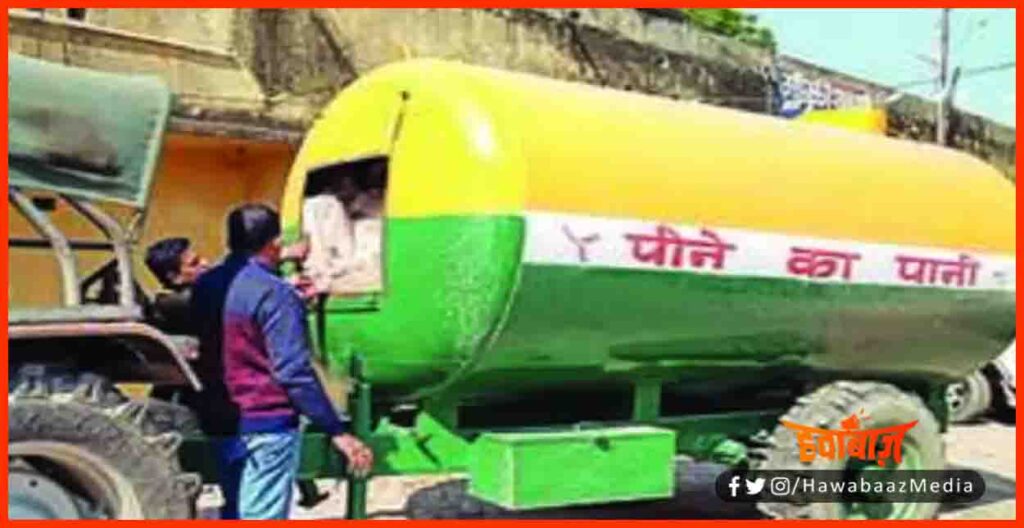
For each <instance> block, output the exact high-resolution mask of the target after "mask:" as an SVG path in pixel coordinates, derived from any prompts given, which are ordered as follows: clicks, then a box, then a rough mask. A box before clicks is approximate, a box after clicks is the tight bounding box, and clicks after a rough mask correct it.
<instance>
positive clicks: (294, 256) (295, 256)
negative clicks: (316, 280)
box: [281, 237, 309, 262]
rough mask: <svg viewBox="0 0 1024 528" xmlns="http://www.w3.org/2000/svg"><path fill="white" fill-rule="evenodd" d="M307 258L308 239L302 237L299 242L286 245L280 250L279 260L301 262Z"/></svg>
mask: <svg viewBox="0 0 1024 528" xmlns="http://www.w3.org/2000/svg"><path fill="white" fill-rule="evenodd" d="M308 256H309V238H307V237H303V238H302V239H301V240H299V241H297V242H294V243H291V244H288V245H287V246H284V247H283V248H281V260H283V261H288V260H294V261H297V262H302V261H304V260H306V257H308Z"/></svg>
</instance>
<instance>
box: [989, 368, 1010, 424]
mask: <svg viewBox="0 0 1024 528" xmlns="http://www.w3.org/2000/svg"><path fill="white" fill-rule="evenodd" d="M982 372H983V373H984V374H985V378H986V380H987V381H988V383H989V387H990V390H991V391H992V408H991V411H990V414H991V416H992V418H993V419H995V420H996V421H998V422H1000V423H1003V424H1007V425H1016V424H1017V408H1016V406H1015V405H1011V404H1010V399H1009V395H1007V394H1006V392H1007V391H1013V392H1016V391H1015V389H1014V388H1013V387H1012V386H1009V385H1008V384H1007V383H1006V382H1005V381H1003V375H1002V373H1001V372H1000V371H999V369H998V368H997V367H995V366H994V365H992V364H989V365H988V366H986V367H985V368H984V369H982ZM1014 396H1015V395H1014ZM1014 401H1016V398H1014Z"/></svg>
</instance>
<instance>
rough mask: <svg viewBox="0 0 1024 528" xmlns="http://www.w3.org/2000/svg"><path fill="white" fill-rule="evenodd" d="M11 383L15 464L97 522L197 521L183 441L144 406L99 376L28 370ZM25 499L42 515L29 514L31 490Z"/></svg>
mask: <svg viewBox="0 0 1024 528" xmlns="http://www.w3.org/2000/svg"><path fill="white" fill-rule="evenodd" d="M9 381H10V384H9V387H10V390H9V393H8V435H9V443H8V449H9V455H10V460H13V461H17V462H18V463H19V464H21V465H23V466H26V467H31V468H32V471H38V473H37V474H38V475H39V476H40V480H41V481H52V482H55V483H56V484H57V486H59V487H60V488H63V491H64V492H66V493H67V495H68V496H75V497H77V498H81V499H82V500H83V501H84V502H86V503H88V504H89V505H90V509H91V510H92V511H93V512H95V513H96V516H99V517H105V518H118V519H186V518H192V517H193V516H194V511H195V499H196V496H197V494H198V492H199V489H200V479H199V477H198V476H197V475H193V474H186V473H183V472H182V471H181V469H180V466H179V463H178V454H177V449H178V446H179V445H180V443H181V435H180V434H179V433H178V432H175V431H170V430H166V429H165V428H163V427H161V426H159V424H158V423H157V422H155V421H154V420H153V415H151V414H150V413H149V412H148V410H147V409H146V405H145V402H140V401H133V400H130V399H128V398H125V397H124V396H123V395H122V394H121V393H120V392H118V391H117V390H116V389H115V388H114V387H113V386H112V385H111V384H110V383H109V382H108V381H107V380H106V379H104V378H102V377H100V376H96V375H92V374H87V373H76V372H69V371H67V370H63V369H57V368H53V367H49V366H41V365H27V366H23V367H21V368H19V369H18V371H17V372H16V373H15V374H14V376H12V377H11V378H10V380H9ZM8 480H9V481H10V475H9V479H8ZM30 482H31V481H30ZM53 489H56V488H53ZM22 491H25V495H22V496H21V497H22V498H25V499H26V500H25V502H23V503H21V504H28V505H29V506H28V507H27V509H28V510H29V511H39V512H44V513H45V510H46V508H38V509H36V510H33V509H32V507H31V503H32V501H33V500H39V498H38V497H32V496H31V490H27V491H26V490H22ZM11 496H12V497H13V494H12V495H11ZM10 500H13V499H10ZM19 500H21V499H19ZM11 508H12V505H11V503H9V504H8V510H9V511H10V510H11Z"/></svg>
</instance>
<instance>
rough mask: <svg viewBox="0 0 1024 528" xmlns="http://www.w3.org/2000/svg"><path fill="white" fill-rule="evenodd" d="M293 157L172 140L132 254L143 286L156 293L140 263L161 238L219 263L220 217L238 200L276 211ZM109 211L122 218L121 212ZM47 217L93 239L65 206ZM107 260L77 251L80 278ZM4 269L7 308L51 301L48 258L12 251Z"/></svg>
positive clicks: (287, 151)
mask: <svg viewBox="0 0 1024 528" xmlns="http://www.w3.org/2000/svg"><path fill="white" fill-rule="evenodd" d="M293 157H294V150H293V147H290V146H288V145H284V144H267V143H255V142H243V141H237V140H226V139H219V138H201V137H195V136H186V135H180V134H172V135H171V136H170V137H169V138H168V140H167V142H166V145H165V149H164V154H163V158H162V162H161V166H160V169H159V172H158V175H157V176H156V182H155V184H154V188H153V197H152V202H151V206H150V212H149V217H148V219H147V222H146V226H145V230H144V236H143V238H142V242H141V243H140V244H139V245H138V246H137V248H136V254H135V259H134V260H135V262H136V273H137V275H138V277H139V278H140V279H141V282H142V284H143V286H144V287H146V288H147V289H149V290H150V291H152V290H153V289H154V288H155V287H156V283H155V281H154V280H153V278H152V277H151V276H150V275H149V272H148V271H147V270H146V269H145V266H144V265H143V264H142V256H143V253H144V251H145V248H146V246H147V245H148V244H149V243H151V242H153V241H155V240H158V239H160V238H163V237H167V236H186V237H189V238H191V239H192V240H193V241H194V243H195V247H196V248H197V250H199V251H200V252H202V253H203V254H205V255H208V256H209V258H211V260H212V259H214V258H219V257H220V256H221V254H222V253H223V247H224V216H225V214H226V213H227V211H228V210H229V209H230V208H231V207H232V206H234V205H237V204H239V203H243V202H246V201H262V202H266V203H268V204H270V205H272V206H274V207H277V205H278V202H279V201H280V196H281V192H282V190H283V187H284V179H285V176H286V174H287V171H288V167H289V165H290V164H291V161H292V158H293ZM115 213H118V214H121V215H123V214H124V210H123V209H122V210H119V211H115ZM8 214H9V217H10V219H11V220H10V226H9V230H8V234H9V236H31V235H32V234H33V233H32V231H31V228H30V226H28V225H27V223H26V222H25V220H24V219H23V218H22V217H21V216H20V215H19V214H18V213H17V212H16V211H14V210H11V209H10V207H8ZM52 215H53V219H54V221H55V222H56V223H57V225H58V226H60V227H61V229H62V230H64V232H65V233H66V234H67V235H68V236H70V237H76V238H96V237H97V234H96V233H95V231H94V230H93V229H92V228H91V227H90V226H89V225H88V224H87V223H86V222H85V221H84V220H82V219H81V218H79V217H78V216H77V215H75V214H74V213H73V211H71V210H70V207H68V206H67V205H66V204H58V206H57V209H56V210H55V211H54V212H53V213H52ZM109 258H110V255H109V254H108V253H81V254H80V259H79V270H80V271H79V273H80V275H82V276H85V275H87V274H88V273H89V272H91V271H92V270H94V269H95V268H96V267H97V266H99V265H102V264H103V263H104V262H106V261H107V260H108V259H109ZM8 264H9V266H10V267H9V269H10V282H9V289H8V292H9V294H10V299H11V302H10V304H11V306H15V307H18V306H53V305H56V304H57V303H59V301H60V281H59V274H58V268H57V264H56V261H55V260H54V257H53V255H52V254H51V253H50V252H48V251H45V250H24V249H12V250H11V251H10V252H9V256H8Z"/></svg>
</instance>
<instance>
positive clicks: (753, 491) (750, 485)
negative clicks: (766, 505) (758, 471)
mask: <svg viewBox="0 0 1024 528" xmlns="http://www.w3.org/2000/svg"><path fill="white" fill-rule="evenodd" d="M743 482H744V483H745V484H746V487H747V495H757V494H758V493H761V490H763V489H764V479H763V478H760V477H759V478H756V479H754V480H747V479H743Z"/></svg>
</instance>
